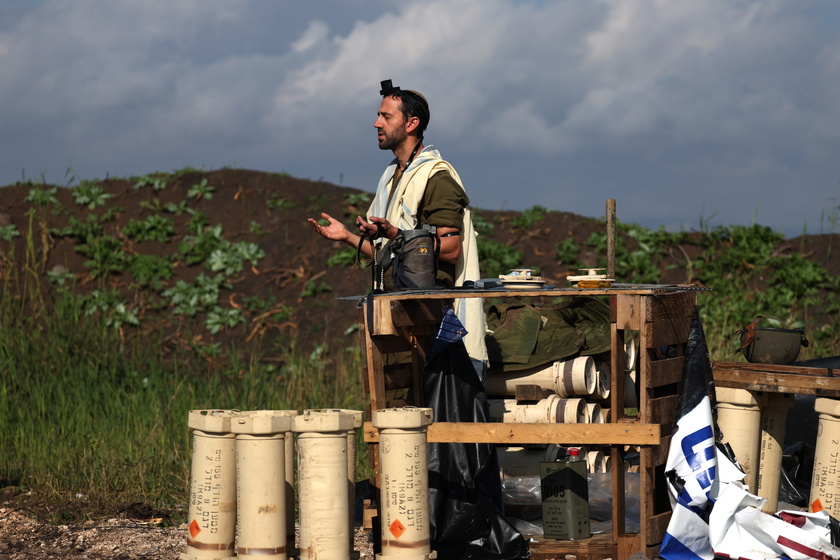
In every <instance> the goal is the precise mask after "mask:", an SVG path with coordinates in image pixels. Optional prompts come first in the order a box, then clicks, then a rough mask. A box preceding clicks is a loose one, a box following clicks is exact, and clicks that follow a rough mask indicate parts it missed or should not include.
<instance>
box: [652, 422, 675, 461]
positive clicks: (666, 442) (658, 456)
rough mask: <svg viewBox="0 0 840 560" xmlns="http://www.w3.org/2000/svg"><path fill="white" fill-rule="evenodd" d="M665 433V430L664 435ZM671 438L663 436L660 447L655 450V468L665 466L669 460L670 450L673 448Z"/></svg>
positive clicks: (653, 456) (653, 458) (653, 457)
mask: <svg viewBox="0 0 840 560" xmlns="http://www.w3.org/2000/svg"><path fill="white" fill-rule="evenodd" d="M664 432H665V430H663V434H664ZM671 437H672V436H670V435H663V436H662V440H661V441H660V443H659V445H658V446H657V447H654V448H653V454H652V457H651V459H652V461H653V465H654V466H655V467H658V466H659V465H664V464H665V462H666V461H667V460H668V448H669V447H670V446H671Z"/></svg>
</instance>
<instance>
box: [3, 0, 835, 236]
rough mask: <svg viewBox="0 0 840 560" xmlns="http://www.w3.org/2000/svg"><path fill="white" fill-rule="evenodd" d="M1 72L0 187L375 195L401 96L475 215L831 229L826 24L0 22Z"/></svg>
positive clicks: (665, 1)
mask: <svg viewBox="0 0 840 560" xmlns="http://www.w3.org/2000/svg"><path fill="white" fill-rule="evenodd" d="M0 69H2V74H0V123H2V128H3V135H2V138H3V140H2V142H3V144H2V149H0V185H5V184H10V183H14V182H16V181H20V180H32V181H36V182H41V181H46V182H47V183H51V184H58V185H66V184H71V185H72V184H77V183H78V181H79V180H91V179H96V178H99V179H103V178H105V177H131V176H140V175H146V174H149V173H153V172H156V171H168V172H171V171H175V170H178V169H182V168H184V167H194V168H203V169H208V170H211V169H219V168H222V167H240V168H247V169H255V170H260V171H268V172H285V173H288V174H290V175H293V176H295V177H301V178H309V179H313V180H324V181H328V182H331V183H334V184H337V185H343V186H349V187H357V188H361V189H364V190H368V191H373V190H374V189H375V186H376V182H377V180H378V178H379V176H380V175H381V173H382V171H383V169H384V168H385V166H386V165H387V164H388V163H389V162H390V159H391V154H390V152H382V151H380V150H379V149H378V147H377V144H376V131H375V129H374V127H373V121H374V119H375V117H376V110H377V108H378V106H379V101H380V99H381V98H380V96H379V94H378V92H379V82H380V81H381V80H385V79H392V80H393V82H394V84H395V85H398V86H400V87H402V88H404V89H415V90H418V91H420V92H421V93H423V94H424V95H425V96H426V98H427V99H428V100H429V104H430V107H431V122H430V124H429V128H428V130H427V131H426V138H425V140H426V143H427V144H434V145H435V146H436V147H437V148H438V149H439V150H440V151H441V153H442V155H443V157H444V158H445V159H447V160H448V161H450V162H451V163H452V164H453V165H454V166H455V168H456V169H457V170H458V172H459V174H460V176H461V178H462V180H463V181H464V184H465V187H466V190H467V193H468V194H469V196H470V198H471V200H472V204H473V206H475V207H477V208H481V209H486V210H525V209H528V208H532V207H534V206H542V207H545V208H547V209H550V210H561V211H567V212H574V213H577V214H581V215H583V216H588V217H595V218H602V217H603V216H604V208H605V201H606V200H607V199H615V200H616V207H617V216H618V219H619V220H620V221H622V222H627V223H635V224H639V225H643V226H645V227H650V228H658V227H660V226H664V227H665V228H666V229H668V230H670V231H694V230H698V229H706V228H710V227H717V226H729V225H750V224H752V223H759V224H761V225H765V226H768V227H771V228H772V229H774V230H776V231H779V232H781V233H783V234H785V235H786V236H788V237H793V236H796V235H799V234H801V233H803V232H807V233H827V232H836V231H838V227H837V225H836V222H837V221H838V217H840V2H829V1H827V0H826V1H807V0H800V1H793V0H789V1H778V0H765V1H755V2H747V1H739V0H703V1H687V0H670V1H669V0H555V1H537V0H532V1H529V0H480V1H479V0H444V1H438V0H422V1H420V0H402V1H399V2H396V1H385V0H324V1H319V0H309V1H306V2H304V1H298V0H294V1H293V0H236V1H233V0H178V1H177V2H172V1H171V0H119V1H106V0H73V1H72V2H68V1H65V0H28V1H23V0H21V1H6V2H2V3H0ZM73 177H75V181H73ZM0 205H2V201H0ZM303 218H304V217H303V216H302V219H303Z"/></svg>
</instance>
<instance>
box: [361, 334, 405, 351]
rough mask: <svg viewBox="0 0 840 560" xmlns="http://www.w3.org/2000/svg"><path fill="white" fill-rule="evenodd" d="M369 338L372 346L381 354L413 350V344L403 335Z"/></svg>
mask: <svg viewBox="0 0 840 560" xmlns="http://www.w3.org/2000/svg"><path fill="white" fill-rule="evenodd" d="M367 339H368V341H369V342H370V346H372V347H373V348H374V349H375V350H376V352H377V353H379V354H393V353H395V352H407V351H409V350H411V345H410V344H409V343H408V341H407V340H406V339H404V338H402V337H401V336H391V335H388V336H369V337H367Z"/></svg>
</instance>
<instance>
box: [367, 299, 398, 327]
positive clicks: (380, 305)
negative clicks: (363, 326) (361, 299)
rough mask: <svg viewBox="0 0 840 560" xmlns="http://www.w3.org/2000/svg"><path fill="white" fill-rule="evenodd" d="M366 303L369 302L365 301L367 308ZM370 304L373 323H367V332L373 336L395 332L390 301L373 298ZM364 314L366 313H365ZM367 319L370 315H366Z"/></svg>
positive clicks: (368, 303)
mask: <svg viewBox="0 0 840 560" xmlns="http://www.w3.org/2000/svg"><path fill="white" fill-rule="evenodd" d="M368 305H371V302H369V301H368V302H366V303H365V308H367V306H368ZM372 305H373V313H372V315H373V317H372V318H373V324H372V325H371V324H368V325H367V328H368V332H370V333H371V334H373V335H375V336H381V335H395V334H397V329H396V327H395V326H394V321H393V320H392V318H391V304H390V302H387V301H377V300H374V301H373V302H372ZM365 315H367V313H366V314H365ZM367 319H370V317H368V318H367Z"/></svg>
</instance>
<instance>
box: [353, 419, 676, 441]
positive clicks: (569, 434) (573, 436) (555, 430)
mask: <svg viewBox="0 0 840 560" xmlns="http://www.w3.org/2000/svg"><path fill="white" fill-rule="evenodd" d="M661 430H662V428H661V426H659V425H658V424H638V423H634V422H621V423H613V424H502V423H492V424H483V423H471V422H435V423H434V424H432V425H430V426H429V427H428V429H427V431H426V438H427V440H428V441H430V442H438V443H445V442H453V443H500V444H508V445H514V444H523V443H534V444H550V443H560V444H566V445H577V444H581V443H584V442H585V443H586V444H587V445H646V446H651V445H659V442H660V437H661ZM364 434H365V441H366V442H368V443H377V442H379V430H377V429H376V428H374V427H373V425H372V424H371V423H370V422H365V426H364Z"/></svg>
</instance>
